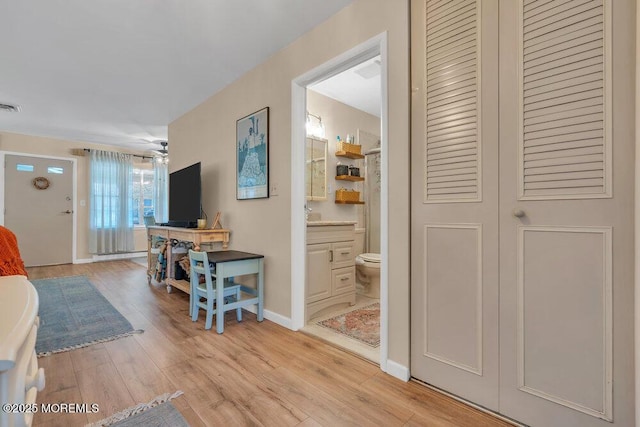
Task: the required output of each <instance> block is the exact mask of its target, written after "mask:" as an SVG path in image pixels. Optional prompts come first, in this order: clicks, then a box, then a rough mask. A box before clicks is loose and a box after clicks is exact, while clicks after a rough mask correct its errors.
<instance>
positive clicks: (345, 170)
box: [336, 163, 349, 176]
mask: <svg viewBox="0 0 640 427" xmlns="http://www.w3.org/2000/svg"><path fill="white" fill-rule="evenodd" d="M336 175H337V176H343V175H349V166H348V165H342V164H340V163H338V164H337V165H336Z"/></svg>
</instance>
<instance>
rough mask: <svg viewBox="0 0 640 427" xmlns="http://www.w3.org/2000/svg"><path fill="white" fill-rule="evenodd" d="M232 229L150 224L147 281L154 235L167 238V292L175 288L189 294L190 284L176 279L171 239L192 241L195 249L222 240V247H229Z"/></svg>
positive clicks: (149, 277)
mask: <svg viewBox="0 0 640 427" xmlns="http://www.w3.org/2000/svg"><path fill="white" fill-rule="evenodd" d="M230 234H231V231H230V230H226V229H221V228H217V229H215V230H214V229H211V228H205V229H200V228H184V227H165V226H159V225H150V226H148V227H147V283H148V284H151V256H150V255H151V240H152V238H153V237H162V238H164V239H166V240H167V252H166V257H167V272H166V278H165V280H164V282H165V284H166V285H167V292H169V293H171V291H172V290H173V288H174V287H175V288H178V289H180V290H181V291H183V292H185V293H187V294H189V293H190V291H191V289H190V284H189V282H188V281H186V280H176V279H174V274H175V273H174V271H173V267H174V266H173V259H172V253H171V252H172V251H171V240H179V241H183V242H192V243H193V245H194V249H195V250H197V251H198V250H200V244H201V243H212V242H222V249H227V248H228V247H229V235H230Z"/></svg>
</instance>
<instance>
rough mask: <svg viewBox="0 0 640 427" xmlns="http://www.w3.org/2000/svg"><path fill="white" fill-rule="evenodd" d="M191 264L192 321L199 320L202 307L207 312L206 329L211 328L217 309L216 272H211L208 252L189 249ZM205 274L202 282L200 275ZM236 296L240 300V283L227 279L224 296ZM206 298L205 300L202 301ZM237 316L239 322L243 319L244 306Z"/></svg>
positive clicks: (190, 306) (237, 312)
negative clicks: (215, 305) (214, 306)
mask: <svg viewBox="0 0 640 427" xmlns="http://www.w3.org/2000/svg"><path fill="white" fill-rule="evenodd" d="M189 264H190V265H191V271H190V273H189V274H190V275H191V297H190V305H189V314H190V315H191V320H192V321H194V322H195V321H197V320H198V313H199V311H200V309H201V308H202V309H204V310H206V312H207V319H206V322H205V326H204V328H205V329H211V324H212V323H213V315H214V314H215V313H216V309H214V308H213V304H214V303H215V302H216V286H217V283H216V280H214V278H215V277H216V276H215V273H212V272H211V268H210V267H209V258H208V257H207V253H206V252H196V251H194V250H191V249H189ZM201 275H202V276H204V283H200V276H201ZM228 297H231V298H235V300H236V301H240V285H236V284H235V283H233V282H231V281H225V283H224V298H228ZM202 299H205V301H202ZM223 304H224V301H220V302H219V304H218V305H223ZM236 317H237V319H238V322H240V321H242V308H238V309H237V310H236Z"/></svg>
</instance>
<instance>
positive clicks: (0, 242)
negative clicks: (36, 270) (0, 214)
mask: <svg viewBox="0 0 640 427" xmlns="http://www.w3.org/2000/svg"><path fill="white" fill-rule="evenodd" d="M16 274H22V275H24V276H26V275H27V270H25V269H24V262H23V261H22V258H20V250H19V249H18V239H16V235H15V234H13V233H12V232H11V230H9V229H8V228H5V227H3V226H1V225H0V276H13V275H16Z"/></svg>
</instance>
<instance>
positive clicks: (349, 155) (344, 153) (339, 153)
mask: <svg viewBox="0 0 640 427" xmlns="http://www.w3.org/2000/svg"><path fill="white" fill-rule="evenodd" d="M336 157H346V158H348V159H364V154H357V153H351V152H349V151H336Z"/></svg>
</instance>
